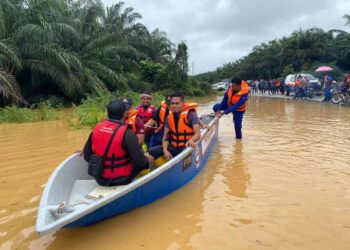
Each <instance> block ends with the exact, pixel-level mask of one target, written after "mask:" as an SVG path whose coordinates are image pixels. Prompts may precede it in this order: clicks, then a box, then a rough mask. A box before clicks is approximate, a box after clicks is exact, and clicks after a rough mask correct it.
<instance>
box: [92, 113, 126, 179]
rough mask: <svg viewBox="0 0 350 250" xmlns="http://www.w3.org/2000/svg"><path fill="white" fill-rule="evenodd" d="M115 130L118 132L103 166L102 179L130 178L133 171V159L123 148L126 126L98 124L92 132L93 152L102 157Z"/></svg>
mask: <svg viewBox="0 0 350 250" xmlns="http://www.w3.org/2000/svg"><path fill="white" fill-rule="evenodd" d="M119 126H120V127H119ZM117 127H119V128H117ZM115 129H118V131H117V132H116V134H115V136H114V138H113V141H112V144H111V147H110V148H109V151H108V153H107V155H106V158H105V161H104V164H103V165H104V169H103V173H102V175H101V177H103V178H106V179H114V178H118V177H122V176H130V175H131V174H132V170H133V166H132V164H131V159H130V157H129V155H128V154H127V153H126V152H125V151H124V150H123V148H122V141H123V137H124V134H125V131H126V129H127V126H126V125H121V124H117V123H115V122H111V121H108V120H105V121H103V122H100V123H98V124H97V125H96V127H95V128H94V130H93V131H92V137H91V138H92V152H93V153H94V154H96V155H98V156H100V157H102V156H103V154H104V151H105V149H106V147H107V144H108V142H109V140H110V138H111V136H112V134H113V131H114V130H115Z"/></svg>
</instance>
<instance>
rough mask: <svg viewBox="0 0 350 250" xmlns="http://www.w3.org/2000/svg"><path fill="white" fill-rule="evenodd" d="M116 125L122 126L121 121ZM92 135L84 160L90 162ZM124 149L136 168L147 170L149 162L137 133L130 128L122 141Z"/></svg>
mask: <svg viewBox="0 0 350 250" xmlns="http://www.w3.org/2000/svg"><path fill="white" fill-rule="evenodd" d="M116 123H119V124H120V122H119V121H117V122H116ZM91 135H92V133H91V134H90V136H89V139H88V140H87V142H86V144H85V146H84V159H85V160H86V161H89V160H90V156H91V154H92V153H93V152H92V140H91ZM122 149H123V150H124V151H125V152H126V153H127V154H128V155H129V156H130V158H131V162H132V164H133V166H134V168H136V169H139V168H141V169H144V168H147V166H148V160H147V158H146V157H145V156H144V153H143V151H142V149H141V147H140V145H139V143H138V140H137V137H136V135H135V133H134V132H133V131H132V130H131V129H130V128H127V129H126V130H125V134H124V137H123V139H122Z"/></svg>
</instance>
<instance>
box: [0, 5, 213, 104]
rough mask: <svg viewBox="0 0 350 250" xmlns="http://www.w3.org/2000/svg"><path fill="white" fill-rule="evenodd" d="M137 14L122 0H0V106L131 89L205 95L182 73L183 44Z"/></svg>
mask: <svg viewBox="0 0 350 250" xmlns="http://www.w3.org/2000/svg"><path fill="white" fill-rule="evenodd" d="M140 20H141V15H140V14H139V13H137V12H135V11H134V9H133V8H131V7H124V4H123V3H122V2H120V3H117V4H114V5H112V6H110V7H107V8H106V7H105V6H103V4H102V2H101V1H99V0H77V1H72V0H30V1H28V0H0V106H4V105H9V104H17V105H29V104H32V103H38V102H40V101H45V100H49V101H50V102H51V103H61V104H62V103H71V102H75V103H79V102H80V101H81V99H82V98H86V97H87V96H91V95H93V96H99V95H101V94H105V93H108V92H115V91H117V92H123V91H130V90H131V91H137V92H140V91H143V90H149V91H161V90H164V91H170V90H181V91H182V92H184V93H185V94H187V95H205V94H207V93H208V92H209V91H210V86H209V85H208V84H205V83H200V82H198V81H197V80H195V79H193V78H191V77H189V76H188V74H187V72H188V61H187V60H188V51H187V46H186V44H185V43H184V42H181V43H180V44H178V45H177V46H175V45H174V44H173V43H172V42H171V41H170V40H169V39H168V38H167V35H166V33H164V32H161V31H159V30H158V29H155V30H154V31H149V30H148V29H147V28H146V27H145V26H144V25H143V24H142V23H140V22H139V21H140Z"/></svg>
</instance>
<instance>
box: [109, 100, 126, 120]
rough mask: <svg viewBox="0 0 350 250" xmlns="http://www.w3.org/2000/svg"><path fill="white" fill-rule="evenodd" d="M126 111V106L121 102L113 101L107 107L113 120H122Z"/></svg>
mask: <svg viewBox="0 0 350 250" xmlns="http://www.w3.org/2000/svg"><path fill="white" fill-rule="evenodd" d="M125 111H126V107H125V104H124V103H123V102H122V101H121V100H113V101H111V102H110V103H109V104H108V106H107V112H108V117H109V118H111V119H116V120H120V119H122V118H123V116H124V113H125Z"/></svg>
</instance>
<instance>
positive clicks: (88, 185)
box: [68, 180, 99, 204]
mask: <svg viewBox="0 0 350 250" xmlns="http://www.w3.org/2000/svg"><path fill="white" fill-rule="evenodd" d="M97 186H99V185H98V183H97V182H96V181H95V180H76V181H75V183H74V185H73V188H72V191H71V195H70V197H69V200H68V204H77V203H80V202H91V200H88V199H87V198H86V195H87V194H89V193H90V192H91V191H92V190H94V189H95V188H96V187H97Z"/></svg>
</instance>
